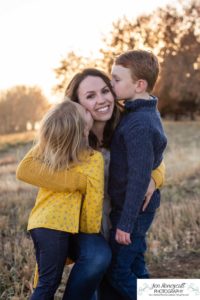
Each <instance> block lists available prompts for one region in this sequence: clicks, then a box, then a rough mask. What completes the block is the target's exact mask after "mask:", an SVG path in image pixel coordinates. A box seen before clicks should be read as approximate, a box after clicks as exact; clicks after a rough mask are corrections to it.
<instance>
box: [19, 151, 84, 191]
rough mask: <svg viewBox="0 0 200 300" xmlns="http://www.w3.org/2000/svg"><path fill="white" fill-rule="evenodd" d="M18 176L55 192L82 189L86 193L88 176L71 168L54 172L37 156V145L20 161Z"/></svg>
mask: <svg viewBox="0 0 200 300" xmlns="http://www.w3.org/2000/svg"><path fill="white" fill-rule="evenodd" d="M16 177H17V179H19V180H22V181H24V182H26V183H29V184H32V185H35V186H38V187H42V188H46V189H49V190H52V191H55V192H66V191H67V192H74V191H77V190H78V191H80V192H81V193H82V194H85V191H86V184H87V178H86V176H85V175H84V174H81V173H78V172H74V171H73V168H72V169H70V170H63V171H57V172H52V171H51V170H50V169H49V168H48V167H47V166H46V165H45V164H44V163H42V161H41V160H40V159H39V158H38V156H37V146H36V147H34V148H32V149H31V150H30V151H29V152H28V153H27V154H26V155H25V157H24V158H23V159H22V161H21V162H20V163H19V165H18V167H17V171H16Z"/></svg>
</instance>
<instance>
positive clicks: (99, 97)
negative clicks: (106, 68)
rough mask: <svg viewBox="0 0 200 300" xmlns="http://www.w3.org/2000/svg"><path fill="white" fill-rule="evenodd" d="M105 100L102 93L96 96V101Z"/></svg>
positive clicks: (101, 101) (102, 101)
mask: <svg viewBox="0 0 200 300" xmlns="http://www.w3.org/2000/svg"><path fill="white" fill-rule="evenodd" d="M105 101H106V96H105V95H104V94H99V95H98V97H97V102H98V103H104V102H105Z"/></svg>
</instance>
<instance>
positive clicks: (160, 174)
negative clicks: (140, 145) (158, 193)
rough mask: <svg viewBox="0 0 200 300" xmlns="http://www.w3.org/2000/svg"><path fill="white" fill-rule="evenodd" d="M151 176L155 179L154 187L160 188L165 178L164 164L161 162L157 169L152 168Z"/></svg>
mask: <svg viewBox="0 0 200 300" xmlns="http://www.w3.org/2000/svg"><path fill="white" fill-rule="evenodd" d="M151 177H152V178H153V180H154V181H155V185H156V189H159V188H161V187H162V186H163V184H164V180H165V164H164V163H162V164H161V165H160V166H159V167H158V168H157V169H155V170H153V171H152V173H151Z"/></svg>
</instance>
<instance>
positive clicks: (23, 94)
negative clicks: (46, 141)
mask: <svg viewBox="0 0 200 300" xmlns="http://www.w3.org/2000/svg"><path fill="white" fill-rule="evenodd" d="M48 107H49V103H48V101H47V100H46V98H45V97H44V95H43V94H42V91H41V90H40V89H39V88H38V87H27V86H16V87H13V88H11V89H9V90H7V91H5V92H4V93H3V94H2V95H1V99H0V133H1V134H4V133H11V132H20V131H25V130H26V127H27V122H29V123H30V124H31V125H32V127H34V124H35V122H37V121H40V119H41V118H42V116H43V114H44V112H45V111H46V110H47V109H48Z"/></svg>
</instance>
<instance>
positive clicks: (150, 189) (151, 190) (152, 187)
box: [142, 178, 156, 211]
mask: <svg viewBox="0 0 200 300" xmlns="http://www.w3.org/2000/svg"><path fill="white" fill-rule="evenodd" d="M155 190H156V184H155V181H154V180H153V178H151V180H150V183H149V186H148V189H147V192H146V195H145V199H144V205H143V207H142V211H145V209H146V208H147V206H148V204H149V202H150V200H151V196H152V195H153V193H154V191H155Z"/></svg>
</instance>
